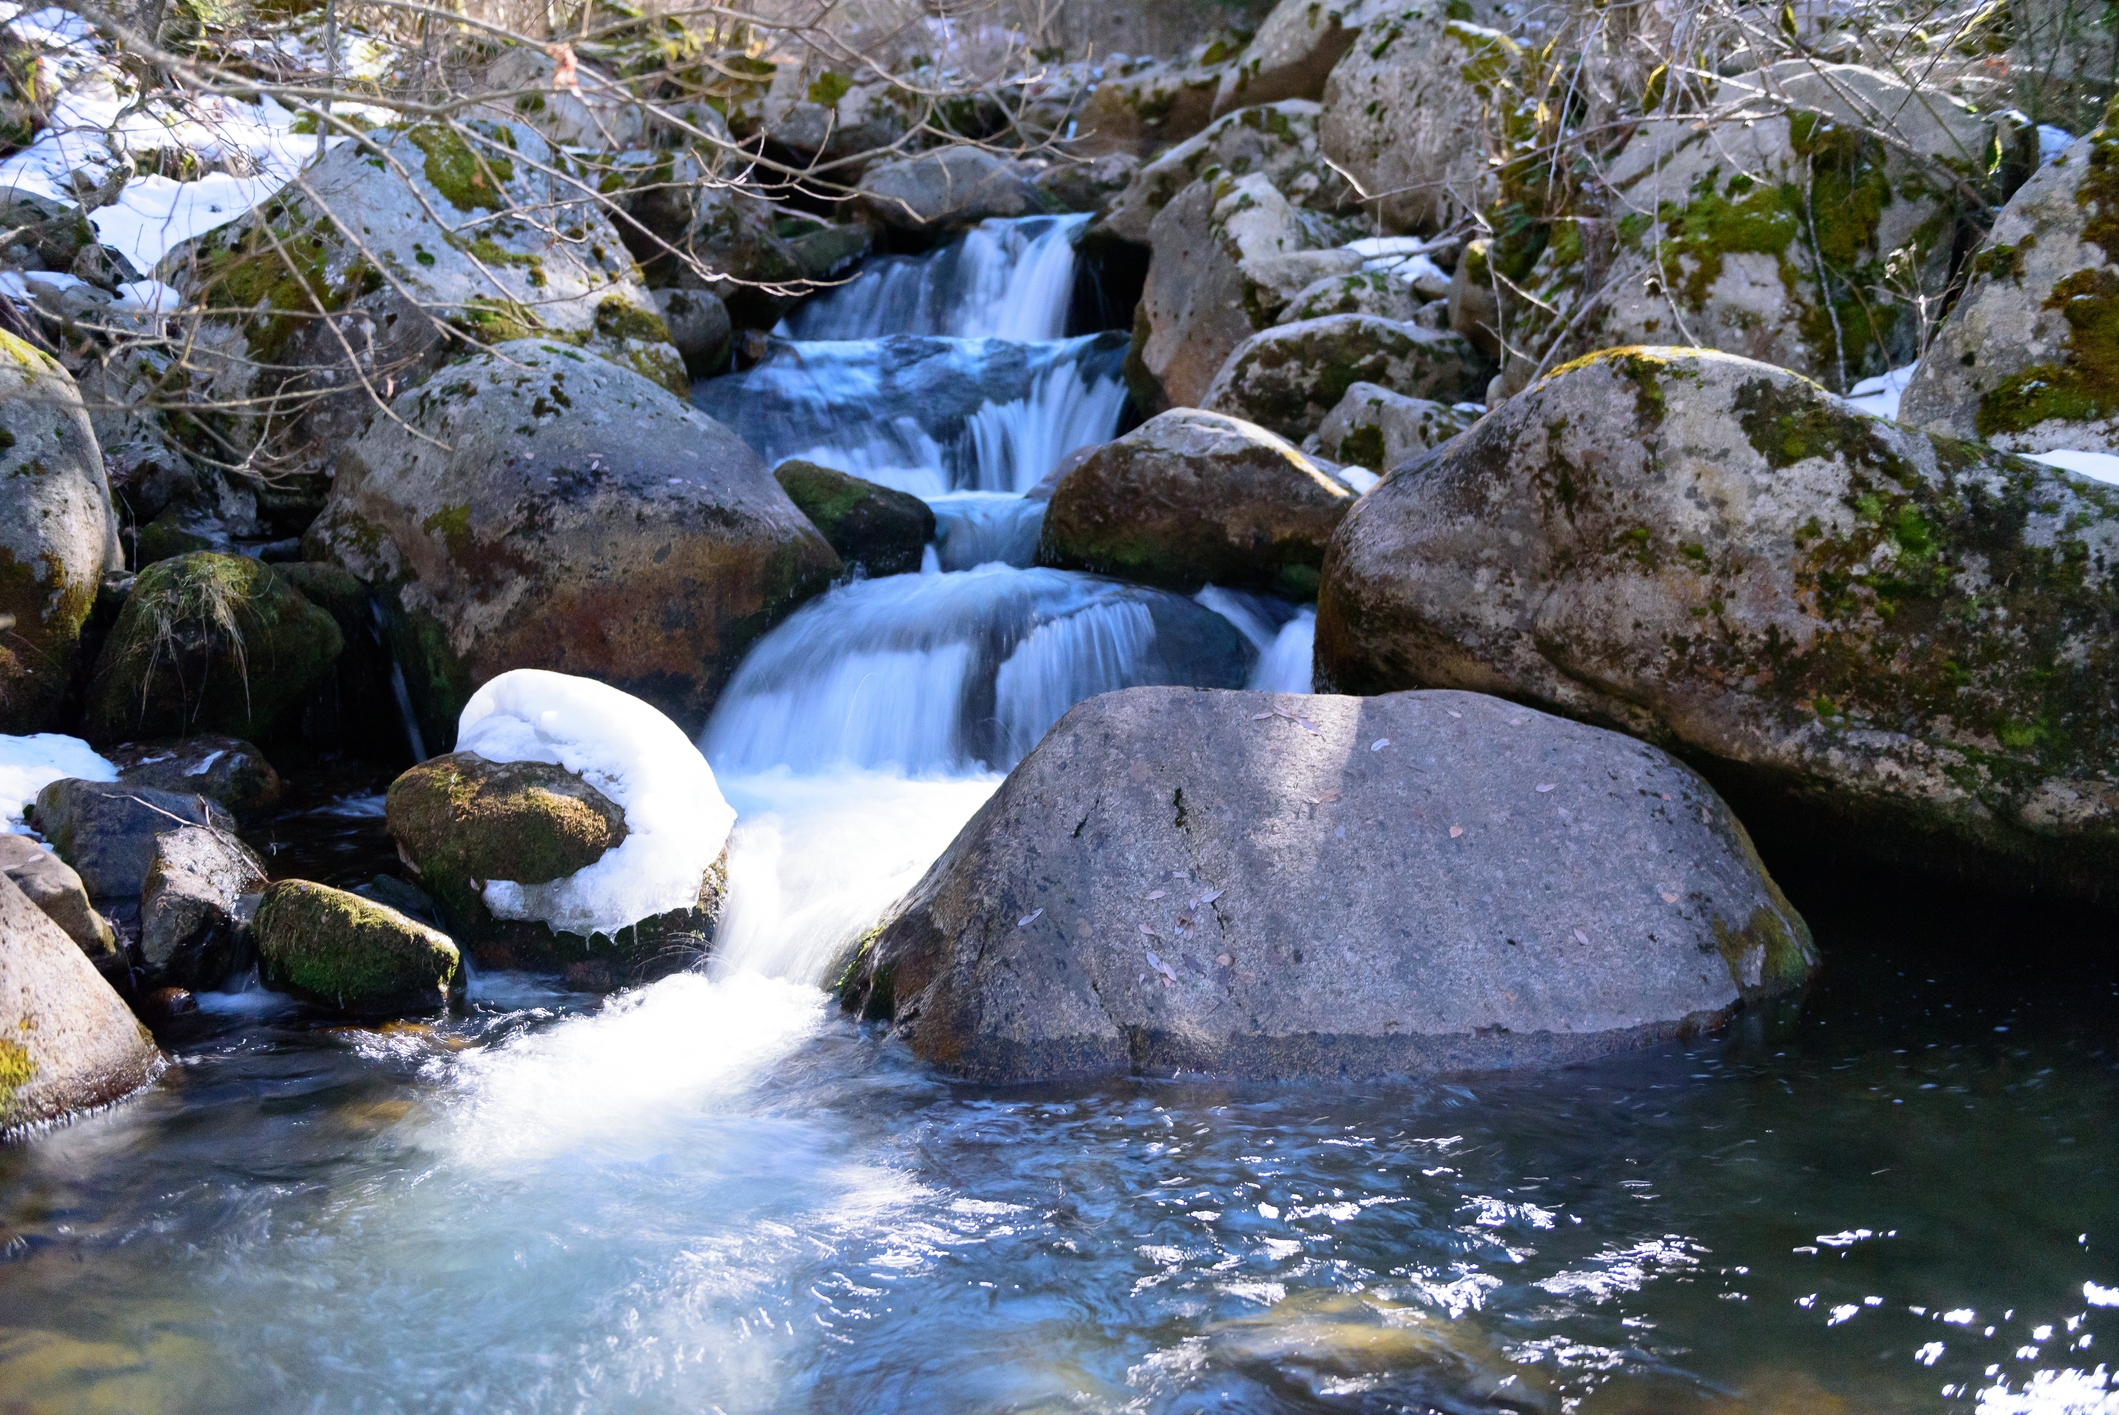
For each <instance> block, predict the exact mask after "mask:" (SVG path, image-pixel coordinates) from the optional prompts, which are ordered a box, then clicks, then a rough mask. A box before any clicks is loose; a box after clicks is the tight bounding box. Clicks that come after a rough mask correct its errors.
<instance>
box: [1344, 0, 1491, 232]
mask: <svg viewBox="0 0 2119 1415" xmlns="http://www.w3.org/2000/svg"><path fill="white" fill-rule="evenodd" d="M1452 8H1453V6H1452V5H1450V4H1448V3H1445V0H1411V3H1404V0H1401V2H1400V3H1396V4H1392V3H1387V0H1371V2H1370V3H1369V4H1367V5H1365V6H1364V7H1362V15H1363V18H1364V21H1365V23H1364V25H1363V28H1362V31H1361V35H1362V39H1361V43H1359V44H1357V45H1354V46H1352V47H1351V48H1349V49H1347V50H1346V51H1345V56H1344V57H1343V58H1341V59H1340V60H1339V62H1338V64H1337V65H1335V66H1334V67H1333V69H1332V71H1331V76H1330V77H1329V78H1328V79H1327V80H1326V81H1325V85H1324V93H1323V116H1322V118H1321V120H1320V123H1319V128H1318V136H1319V139H1320V141H1321V142H1322V144H1323V148H1324V154H1325V156H1326V157H1329V158H1330V159H1331V160H1332V161H1333V162H1334V163H1335V164H1337V165H1338V167H1339V169H1340V170H1341V171H1343V172H1345V173H1346V174H1347V175H1348V176H1349V177H1351V178H1352V179H1353V180H1354V182H1355V183H1356V184H1357V185H1358V186H1359V188H1360V190H1361V191H1362V192H1363V193H1365V194H1366V195H1367V196H1369V197H1370V198H1371V199H1372V200H1371V202H1370V207H1371V209H1372V210H1373V211H1374V212H1375V213H1376V215H1377V217H1378V218H1379V219H1380V220H1381V221H1382V222H1383V224H1384V225H1385V226H1386V227H1387V228H1389V229H1390V230H1393V231H1429V230H1435V229H1439V228H1441V227H1444V226H1448V225H1450V224H1451V223H1452V222H1453V221H1454V220H1455V219H1456V218H1457V217H1458V216H1459V215H1461V214H1463V213H1464V212H1466V211H1468V210H1474V209H1476V208H1478V207H1479V206H1480V205H1482V204H1483V201H1484V198H1485V197H1486V195H1487V192H1486V190H1485V188H1486V186H1487V184H1488V182H1489V180H1490V179H1488V178H1487V176H1486V137H1485V123H1484V118H1485V113H1486V109H1487V107H1488V104H1489V100H1490V99H1491V97H1492V95H1493V93H1494V91H1495V87H1496V84H1497V81H1499V80H1500V79H1502V78H1503V77H1505V76H1507V75H1508V74H1510V73H1511V72H1512V71H1513V70H1514V69H1515V68H1516V67H1517V65H1518V64H1519V63H1520V62H1521V57H1522V56H1521V54H1520V53H1519V52H1518V50H1517V47H1516V45H1515V43H1514V42H1513V41H1512V40H1510V39H1509V38H1508V37H1507V36H1505V35H1503V34H1501V33H1500V32H1499V31H1496V30H1492V29H1487V28H1484V27H1482V26H1480V25H1477V24H1474V23H1472V22H1471V21H1470V20H1467V19H1452V18H1451V17H1450V11H1451V9H1452Z"/></svg>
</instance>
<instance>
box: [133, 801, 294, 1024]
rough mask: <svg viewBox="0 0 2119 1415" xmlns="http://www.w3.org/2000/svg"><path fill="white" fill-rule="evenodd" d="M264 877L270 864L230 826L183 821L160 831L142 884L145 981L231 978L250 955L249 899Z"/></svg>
mask: <svg viewBox="0 0 2119 1415" xmlns="http://www.w3.org/2000/svg"><path fill="white" fill-rule="evenodd" d="M266 882H267V881H266V878H265V866H264V863H263V862H262V861H261V860H259V859H258V857H257V856H256V855H255V854H253V853H252V852H251V850H250V847H249V846H247V845H245V844H243V842H242V841H240V840H238V839H236V837H235V836H233V835H231V834H229V833H228V832H227V831H223V830H209V829H206V828H205V827H203V826H183V827H180V828H178V829H176V830H172V831H168V832H166V833H165V834H163V835H161V836H158V837H157V838H156V840H155V850H154V858H153V859H152V860H151V861H149V863H148V866H147V874H146V877H145V878H144V879H143V881H142V882H141V885H140V956H141V958H142V960H143V961H144V962H145V964H146V976H145V978H144V979H143V980H142V982H141V986H142V987H143V988H145V989H150V990H151V989H158V988H165V987H183V988H195V989H211V988H217V987H219V986H220V985H221V984H222V983H224V982H226V981H227V980H228V978H229V976H230V975H231V974H233V973H234V972H235V971H236V970H237V969H238V968H240V967H242V966H243V965H244V964H245V963H246V962H247V961H248V955H249V946H248V945H249V940H248V939H247V938H246V937H244V933H243V924H244V918H245V915H246V913H247V906H246V904H245V899H246V897H247V896H255V895H257V894H259V893H260V892H262V891H263V890H264V888H265V885H266Z"/></svg>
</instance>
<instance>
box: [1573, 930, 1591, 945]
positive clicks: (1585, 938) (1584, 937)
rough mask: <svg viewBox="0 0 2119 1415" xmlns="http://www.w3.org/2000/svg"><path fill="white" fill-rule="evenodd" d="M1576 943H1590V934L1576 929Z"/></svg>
mask: <svg viewBox="0 0 2119 1415" xmlns="http://www.w3.org/2000/svg"><path fill="white" fill-rule="evenodd" d="M1575 942H1576V943H1587V942H1589V935H1588V934H1586V933H1583V932H1582V931H1581V930H1580V929H1576V930H1575Z"/></svg>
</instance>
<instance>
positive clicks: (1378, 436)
mask: <svg viewBox="0 0 2119 1415" xmlns="http://www.w3.org/2000/svg"><path fill="white" fill-rule="evenodd" d="M1383 459H1384V449H1383V429H1382V428H1380V427H1377V426H1376V425H1374V424H1373V423H1372V424H1370V425H1369V426H1367V427H1357V428H1355V429H1354V430H1353V431H1352V432H1350V433H1348V434H1347V435H1346V436H1345V437H1342V438H1341V439H1339V460H1340V461H1342V462H1351V463H1352V464H1354V465H1355V466H1357V467H1367V468H1369V469H1370V470H1371V471H1388V470H1389V468H1387V467H1385V466H1384V465H1383Z"/></svg>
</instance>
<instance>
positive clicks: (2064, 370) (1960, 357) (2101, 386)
mask: <svg viewBox="0 0 2119 1415" xmlns="http://www.w3.org/2000/svg"><path fill="white" fill-rule="evenodd" d="M1971 267H1972V273H1971V278H1970V280H1969V281H1968V282H1967V284H1966V286H1965V291H1964V294H1963V296H1962V297H1960V298H1959V300H1958V301H1957V307H1956V308H1955V309H1953V310H1952V311H1951V312H1950V317H1949V318H1948V319H1946V320H1944V321H1943V325H1942V329H1941V331H1940V332H1939V333H1938V334H1937V335H1936V336H1935V341H1934V342H1933V343H1932V344H1930V345H1929V346H1928V350H1927V352H1926V353H1924V354H1922V355H1921V358H1920V366H1919V367H1918V368H1917V369H1915V370H1914V372H1913V379H1912V381H1911V382H1910V383H1908V384H1907V385H1906V390H1905V393H1904V394H1903V395H1902V396H1901V397H1900V399H1899V403H1898V416H1899V420H1900V421H1901V422H1905V423H1909V424H1911V425H1913V426H1915V427H1924V428H1926V429H1928V431H1930V432H1939V433H1945V434H1947V435H1949V436H1951V437H1964V438H1979V439H1981V440H1983V441H1985V442H1987V443H1988V444H1990V445H1992V446H1995V447H1999V448H2002V449H2004V450H2006V451H2010V452H2051V451H2054V450H2056V449H2063V450H2073V451H2078V452H2119V127H2106V128H2099V129H2098V130H2097V131H2096V132H2094V133H2092V134H2090V135H2089V136H2088V137H2086V138H2084V139H2083V140H2082V141H2080V142H2078V143H2076V144H2075V145H2074V146H2072V147H2070V148H2069V149H2068V150H2067V151H2066V152H2064V153H2062V154H2061V155H2060V156H2059V157H2057V158H2055V159H2054V160H2053V161H2052V162H2050V163H2048V164H2047V165H2046V166H2044V167H2042V168H2040V169H2039V170H2038V172H2037V173H2036V174H2035V175H2034V176H2033V177H2032V178H2031V179H2030V180H2029V181H2028V182H2025V183H2024V184H2023V186H2022V188H2021V189H2020V190H2018V192H2017V193H2016V195H2015V196H2013V197H2011V198H2010V199H2009V204H2008V205H2007V206H2005V207H2003V208H2002V210H2001V215H2000V216H1998V217H1996V218H1995V221H1994V230H1993V233H1992V234H1991V235H1989V236H1988V237H1987V241H1986V244H1985V245H1984V246H1982V247H1980V249H1979V252H1978V253H1977V254H1976V255H1974V256H1973V257H1972V263H1971Z"/></svg>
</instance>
